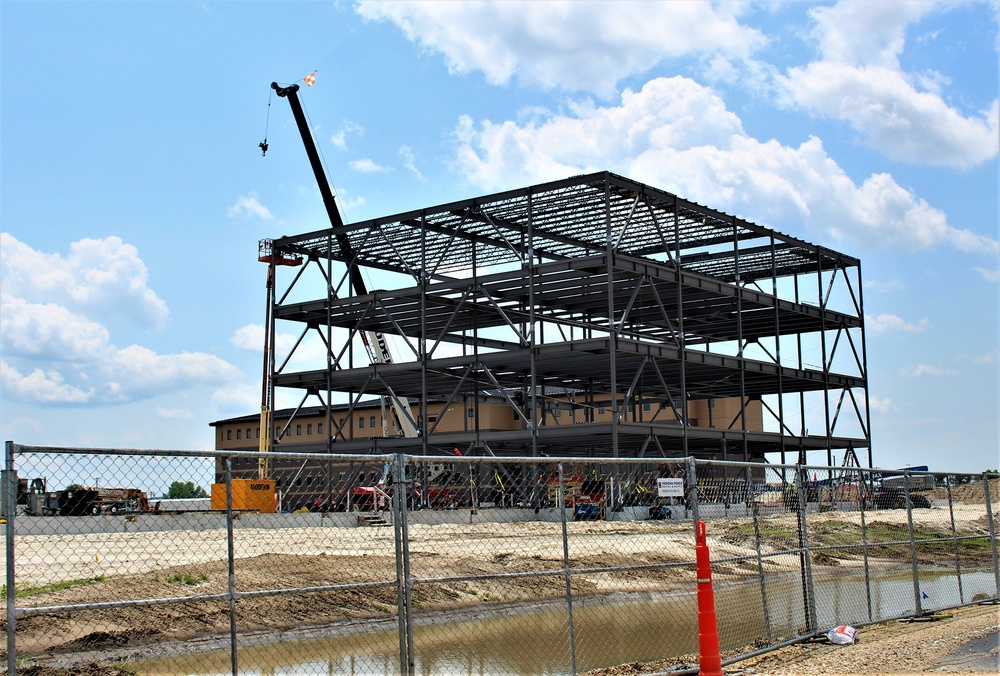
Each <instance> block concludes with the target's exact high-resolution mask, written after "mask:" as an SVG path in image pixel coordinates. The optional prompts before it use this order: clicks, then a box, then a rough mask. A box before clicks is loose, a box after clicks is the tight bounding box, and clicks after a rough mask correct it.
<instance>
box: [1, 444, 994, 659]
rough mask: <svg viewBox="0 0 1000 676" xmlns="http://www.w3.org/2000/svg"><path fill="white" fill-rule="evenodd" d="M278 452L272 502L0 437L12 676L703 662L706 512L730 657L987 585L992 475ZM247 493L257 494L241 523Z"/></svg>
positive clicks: (973, 597) (103, 454)
mask: <svg viewBox="0 0 1000 676" xmlns="http://www.w3.org/2000/svg"><path fill="white" fill-rule="evenodd" d="M269 460H270V462H269V467H270V471H271V476H270V477H269V479H270V480H271V481H273V482H274V484H273V488H272V485H271V484H266V483H264V482H260V481H258V480H257V475H256V472H257V468H258V454H257V453H252V452H242V453H229V452H225V453H223V452H177V451H154V450H133V449H127V450H124V449H70V448H48V447H37V446H24V445H18V444H14V443H11V442H8V443H7V445H6V463H5V469H4V475H3V482H2V485H3V489H4V493H3V507H4V512H3V513H4V514H5V515H6V518H5V526H4V528H5V534H6V543H5V544H6V546H5V557H6V558H5V569H6V588H5V595H6V613H5V617H4V620H5V622H6V626H5V628H6V636H7V655H6V659H7V664H8V669H10V670H11V671H13V670H14V669H15V668H16V667H17V666H19V665H20V666H23V665H25V664H32V663H36V662H37V663H44V664H53V665H56V666H71V665H75V664H81V663H89V662H92V661H95V660H96V661H103V662H108V663H117V662H126V663H128V664H129V666H130V667H131V668H133V669H135V670H136V671H137V672H138V673H154V674H156V673H178V672H181V671H182V672H183V673H189V674H191V673H205V674H207V673H233V674H236V673H264V672H267V673H274V672H276V671H279V670H280V671H281V672H282V673H302V674H314V673H401V674H406V673H417V672H421V673H442V674H443V673H448V674H455V673H469V674H471V673H473V672H475V673H486V674H489V673H496V674H511V673H524V674H527V673H551V674H575V673H579V672H583V671H588V670H595V669H601V668H606V667H611V666H614V665H618V664H622V663H627V662H635V661H640V662H658V663H660V662H662V663H663V664H665V665H666V666H665V667H664V671H667V670H671V671H673V672H676V673H695V672H696V671H697V669H696V667H693V666H690V665H693V664H696V663H697V659H698V656H697V639H698V628H697V609H696V574H695V551H694V542H695V537H694V533H695V524H696V523H697V522H698V521H704V522H705V523H706V524H707V531H708V535H709V546H710V549H711V555H712V567H713V580H714V586H715V601H716V611H717V615H718V622H719V626H718V631H719V637H720V643H721V646H722V649H723V651H724V657H725V658H726V659H725V660H724V662H725V663H728V662H731V661H734V660H735V659H737V658H739V657H741V656H745V655H748V654H751V653H754V652H757V651H760V650H765V649H769V648H772V647H775V646H779V645H782V644H785V643H787V642H789V641H793V640H797V639H801V638H803V637H810V636H816V635H819V634H822V633H825V632H826V631H827V630H828V629H830V628H831V627H833V626H836V625H840V624H853V625H855V626H858V625H863V624H867V623H870V622H877V621H882V620H886V619H892V618H902V617H914V616H923V615H928V614H932V613H934V612H936V611H939V610H942V609H944V608H951V607H957V606H961V605H967V604H971V603H979V602H982V601H994V602H995V601H996V600H997V599H998V595H1000V594H998V590H1000V573H998V571H1000V568H998V565H997V537H996V522H995V516H994V507H995V505H996V504H997V501H998V493H1000V479H998V478H997V477H996V476H995V475H991V476H987V475H981V474H980V475H969V474H953V473H926V472H911V471H905V472H902V471H901V472H897V473H886V472H884V471H881V470H871V469H860V468H856V467H854V468H845V467H803V466H776V465H767V464H761V463H747V464H744V463H737V462H710V461H702V460H694V459H691V458H684V459H676V458H674V459H663V458H659V459H653V458H645V459H606V458H602V459H598V458H558V459H555V458H523V457H522V458H495V457H466V456H463V457H456V456H438V457H423V456H407V455H385V456H381V455H379V456H349V455H328V454H318V453H308V454H303V453H271V454H269ZM35 479H38V481H34V480H35ZM239 479H242V480H244V482H243V483H242V484H241V483H240V481H237V480H239ZM248 481H249V484H254V483H261V484H263V488H264V489H266V490H267V491H273V493H267V495H268V496H273V498H271V501H272V502H273V506H272V505H270V504H267V505H263V507H262V504H261V503H260V502H257V503H254V504H253V509H246V507H247V502H246V501H247V497H246V492H245V491H246V490H249V489H248V488H247V486H248V485H249V484H248ZM213 482H214V483H216V484H217V485H215V486H210V485H209V484H211V483H213ZM258 488H261V486H258ZM113 489H138V490H132V491H124V490H113ZM210 489H211V490H210ZM202 494H204V495H205V497H202V498H199V497H197V496H199V495H202ZM166 495H172V496H175V497H183V498H185V500H183V501H180V502H175V501H171V500H170V499H167V498H165V497H162V496H166ZM213 496H214V497H213ZM212 507H214V509H212ZM271 509H273V510H274V512H273V513H269V512H270V510H271Z"/></svg>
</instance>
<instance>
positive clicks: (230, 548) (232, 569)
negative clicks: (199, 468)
mask: <svg viewBox="0 0 1000 676" xmlns="http://www.w3.org/2000/svg"><path fill="white" fill-rule="evenodd" d="M225 466H226V565H227V568H228V572H229V582H228V587H227V591H228V594H227V595H228V596H229V666H230V667H231V668H232V671H233V676H238V674H239V673H240V671H239V662H238V658H237V649H236V647H237V646H236V557H235V548H234V544H233V459H232V457H227V458H226V460H225Z"/></svg>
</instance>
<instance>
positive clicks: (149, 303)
mask: <svg viewBox="0 0 1000 676" xmlns="http://www.w3.org/2000/svg"><path fill="white" fill-rule="evenodd" d="M0 238H2V244H3V258H2V267H3V274H4V277H3V279H4V293H3V294H0V343H2V344H3V350H4V358H5V361H4V364H3V374H2V378H0V390H2V393H3V396H4V397H6V398H8V399H9V400H11V401H19V402H24V403H35V404H47V405H57V404H63V405H79V404H114V403H125V402H130V401H135V400H142V399H149V398H152V397H155V396H158V395H160V394H169V393H171V392H178V391H182V390H186V389H188V388H191V387H194V386H198V385H202V384H212V385H215V384H219V383H223V382H226V381H229V380H232V379H233V378H234V377H236V376H237V375H238V371H237V370H236V369H235V368H234V367H233V366H231V365H230V364H228V363H227V362H225V361H223V360H221V359H219V358H218V357H215V356H214V355H210V354H204V353H182V354H167V355H159V354H156V353H155V352H153V351H152V350H149V349H147V348H144V347H141V346H138V345H132V346H129V347H126V348H118V347H116V346H115V345H114V344H113V343H112V342H111V334H110V332H109V330H108V328H107V327H106V326H105V325H103V324H101V323H100V322H98V321H95V319H93V318H92V317H91V316H89V315H96V316H101V315H107V314H114V312H116V311H122V312H124V313H125V314H129V313H130V312H131V314H132V315H133V318H137V317H145V318H147V319H149V318H153V319H156V318H158V317H163V316H165V315H166V306H165V305H164V304H163V302H162V301H161V300H160V299H159V298H158V297H157V296H156V294H155V293H153V291H152V290H151V289H149V288H148V287H147V286H146V284H145V282H146V269H145V266H144V265H143V263H142V261H141V260H139V258H138V257H137V256H136V252H135V249H134V248H133V247H130V246H128V245H124V244H122V243H121V240H118V239H117V238H114V237H111V238H108V239H106V240H81V241H79V242H76V243H74V244H73V245H72V246H71V247H70V252H71V253H70V255H69V256H68V257H66V258H63V257H61V256H59V255H58V254H43V253H40V252H37V251H34V250H32V249H31V248H30V247H28V246H26V245H25V244H23V243H21V242H19V241H18V240H16V239H14V238H13V237H11V236H9V235H7V234H2V235H0Z"/></svg>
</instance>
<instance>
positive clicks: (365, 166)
mask: <svg viewBox="0 0 1000 676" xmlns="http://www.w3.org/2000/svg"><path fill="white" fill-rule="evenodd" d="M347 166H349V167H350V168H351V169H353V170H354V171H360V172H361V173H362V174H383V173H385V172H387V171H392V167H383V166H382V165H379V164H375V162H374V161H373V160H370V159H369V158H367V157H364V158H362V159H360V160H354V161H353V162H348V163H347Z"/></svg>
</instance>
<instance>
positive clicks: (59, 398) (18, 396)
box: [0, 360, 94, 404]
mask: <svg viewBox="0 0 1000 676" xmlns="http://www.w3.org/2000/svg"><path fill="white" fill-rule="evenodd" d="M0 388H2V390H3V392H4V394H5V396H7V397H9V398H10V399H12V400H14V401H28V402H34V403H38V404H85V403H87V402H89V401H91V399H93V397H94V390H93V388H90V389H87V390H82V389H80V388H77V387H73V386H72V385H68V384H66V382H65V381H64V380H63V377H62V375H60V374H59V373H58V372H57V371H48V372H46V371H42V369H40V368H36V369H34V370H33V371H32V372H31V373H29V374H27V375H23V374H22V373H21V372H20V371H18V370H17V369H16V368H14V367H13V366H11V365H10V364H8V363H7V362H6V361H3V360H0Z"/></svg>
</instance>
